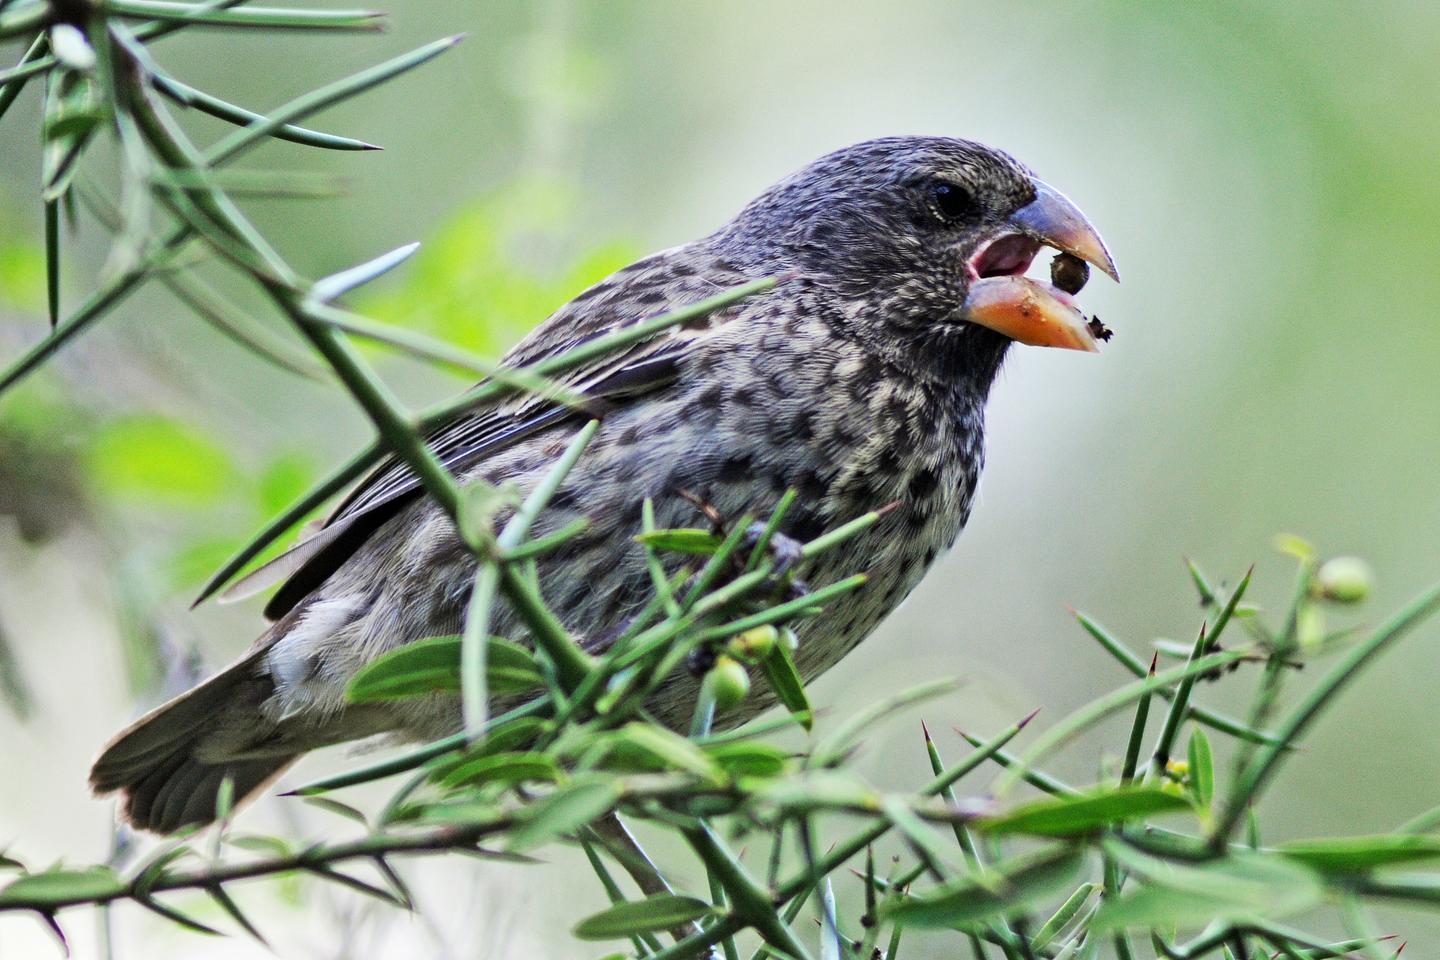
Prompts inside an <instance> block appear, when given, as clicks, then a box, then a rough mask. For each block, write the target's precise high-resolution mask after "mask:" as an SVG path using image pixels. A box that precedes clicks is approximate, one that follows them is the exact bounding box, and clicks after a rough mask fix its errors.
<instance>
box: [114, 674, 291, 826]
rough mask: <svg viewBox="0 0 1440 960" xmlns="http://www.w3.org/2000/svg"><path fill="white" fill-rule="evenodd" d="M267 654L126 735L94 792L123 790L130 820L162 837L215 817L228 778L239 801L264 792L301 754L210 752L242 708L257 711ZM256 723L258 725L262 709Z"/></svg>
mask: <svg viewBox="0 0 1440 960" xmlns="http://www.w3.org/2000/svg"><path fill="white" fill-rule="evenodd" d="M260 656H261V653H260V652H256V653H254V654H251V655H250V656H247V657H244V658H242V659H241V660H239V661H237V662H236V663H234V664H232V665H231V666H230V667H228V668H227V669H225V670H224V671H222V672H220V673H218V674H216V675H215V676H213V677H211V678H210V679H209V680H206V681H205V682H204V683H202V684H200V685H199V686H197V687H195V688H194V689H192V690H188V691H186V692H185V693H183V694H181V695H180V696H178V697H176V698H175V699H173V700H171V701H169V702H168V703H165V704H162V705H161V706H159V707H157V708H155V709H154V710H151V711H150V712H149V713H147V714H145V715H144V716H143V717H141V718H140V719H139V720H136V721H135V722H134V723H133V724H131V725H130V726H129V727H127V728H125V729H124V730H122V731H121V732H120V733H119V734H117V735H116V736H115V738H114V739H113V740H111V741H110V743H109V744H107V745H106V747H105V749H104V750H103V751H102V752H101V754H100V757H99V759H97V760H96V761H95V765H94V766H93V767H91V769H90V786H91V788H92V789H94V791H95V792H96V793H97V794H107V793H117V792H118V793H119V794H120V795H121V812H122V814H123V816H124V817H125V819H126V820H127V821H129V822H130V823H131V824H133V825H134V826H135V827H138V828H140V829H142V830H153V831H155V832H158V833H170V832H173V831H175V830H178V829H179V828H181V827H183V826H187V825H190V824H204V823H209V822H210V821H212V820H214V819H215V804H216V801H217V799H218V797H219V794H220V786H221V784H222V783H224V782H225V779H226V778H227V777H228V778H230V780H231V782H232V783H233V785H234V796H235V800H236V802H237V803H238V802H240V801H243V800H245V799H246V798H248V797H250V796H251V795H253V794H255V793H258V792H259V791H261V790H262V789H264V788H265V787H266V786H267V785H268V784H270V783H271V782H272V781H273V780H275V778H276V777H278V776H279V775H280V774H281V773H282V772H283V771H284V770H285V768H286V767H288V766H290V764H291V763H293V762H294V761H295V759H296V756H295V755H294V754H284V753H276V754H275V755H262V756H256V755H255V754H253V753H251V754H246V755H242V756H237V757H230V756H226V755H224V752H223V751H216V750H214V749H213V747H212V748H211V749H208V750H207V749H203V748H204V747H206V746H207V743H206V742H207V741H208V740H213V738H214V735H215V734H216V732H217V730H218V728H219V727H218V725H219V724H221V723H227V724H228V725H234V724H235V721H236V720H237V711H244V710H246V709H247V708H248V709H253V710H256V711H258V708H259V703H260V700H261V699H263V696H257V694H262V693H263V691H261V690H260V689H259V688H258V686H257V680H258V678H257V676H256V671H255V666H256V663H257V662H258V660H259V658H260ZM254 724H255V725H256V726H258V725H259V717H258V712H257V714H256V716H255V720H254ZM256 732H258V731H256Z"/></svg>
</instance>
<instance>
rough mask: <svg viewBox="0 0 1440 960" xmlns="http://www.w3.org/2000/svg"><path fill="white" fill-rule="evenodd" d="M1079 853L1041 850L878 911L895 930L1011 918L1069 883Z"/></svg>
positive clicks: (1062, 848) (1069, 849)
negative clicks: (897, 928)
mask: <svg viewBox="0 0 1440 960" xmlns="http://www.w3.org/2000/svg"><path fill="white" fill-rule="evenodd" d="M1083 860H1084V853H1083V852H1082V851H1081V850H1079V849H1077V848H1075V847H1071V846H1068V845H1065V846H1054V847H1047V848H1043V849H1041V850H1038V851H1035V852H1033V853H1029V854H1025V855H1022V856H1019V857H1015V858H1013V859H1010V860H1006V861H1003V862H1001V863H999V864H997V865H996V866H995V867H993V868H991V869H990V870H987V871H985V873H984V874H982V875H979V876H974V877H966V878H964V879H961V880H956V881H954V882H951V883H948V884H945V885H944V886H942V887H939V888H937V889H936V890H933V891H930V892H929V893H926V894H924V895H923V896H917V897H913V898H911V899H908V900H902V901H900V902H899V903H898V904H897V905H895V906H893V907H890V908H889V909H888V910H885V911H884V912H885V913H886V914H887V915H888V916H889V918H890V919H891V920H893V921H894V923H895V924H896V925H897V926H908V927H940V928H948V927H956V926H959V925H960V924H971V923H983V922H986V921H990V920H995V919H998V918H1001V917H1009V916H1014V915H1016V914H1019V913H1023V912H1025V911H1026V910H1028V909H1029V908H1030V907H1031V906H1032V905H1033V904H1036V903H1039V902H1041V901H1043V900H1046V899H1048V898H1049V897H1052V896H1055V895H1056V894H1058V893H1060V892H1061V891H1063V890H1065V889H1068V888H1069V887H1070V885H1071V884H1072V883H1074V882H1075V877H1076V875H1077V874H1078V873H1079V871H1080V865H1081V863H1082V861H1083Z"/></svg>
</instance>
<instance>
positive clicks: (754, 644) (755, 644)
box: [725, 624, 780, 663]
mask: <svg viewBox="0 0 1440 960" xmlns="http://www.w3.org/2000/svg"><path fill="white" fill-rule="evenodd" d="M779 636H780V631H779V630H776V629H775V628H774V627H773V626H770V625H769V624H766V625H765V626H763V627H754V628H753V629H750V630H746V631H745V632H744V633H737V634H736V635H735V636H733V637H731V638H730V642H729V643H727V644H725V652H726V653H728V654H730V656H732V657H734V658H735V659H736V660H740V661H742V662H744V663H757V662H758V661H761V660H764V659H765V658H766V657H768V656H769V655H770V651H771V650H773V649H775V641H776V640H777V639H778V638H779Z"/></svg>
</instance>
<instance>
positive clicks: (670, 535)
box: [635, 527, 725, 555]
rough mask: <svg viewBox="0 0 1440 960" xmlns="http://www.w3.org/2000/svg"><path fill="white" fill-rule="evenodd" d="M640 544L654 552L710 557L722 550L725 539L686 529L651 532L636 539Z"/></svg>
mask: <svg viewBox="0 0 1440 960" xmlns="http://www.w3.org/2000/svg"><path fill="white" fill-rule="evenodd" d="M635 540H636V541H637V542H639V543H642V544H644V545H645V546H647V547H650V548H651V549H654V550H664V551H667V552H670V553H698V554H705V555H709V554H712V553H714V552H715V551H716V550H719V549H720V545H721V544H723V543H724V542H725V538H724V537H721V536H719V535H718V534H714V533H711V532H710V531H709V530H696V529H693V528H689V527H684V528H680V529H675V530H650V531H647V532H645V533H642V534H640V535H639V536H637V537H636V538H635Z"/></svg>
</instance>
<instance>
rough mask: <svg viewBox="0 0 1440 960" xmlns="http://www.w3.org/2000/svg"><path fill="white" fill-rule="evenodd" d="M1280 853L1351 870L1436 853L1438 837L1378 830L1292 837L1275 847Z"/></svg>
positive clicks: (1327, 869) (1331, 869)
mask: <svg viewBox="0 0 1440 960" xmlns="http://www.w3.org/2000/svg"><path fill="white" fill-rule="evenodd" d="M1277 850H1278V852H1279V853H1280V854H1282V855H1283V856H1286V857H1289V858H1290V859H1292V860H1299V861H1300V862H1301V863H1304V864H1305V865H1307V866H1310V867H1313V868H1315V869H1316V870H1320V871H1322V872H1324V873H1355V872H1358V871H1364V870H1372V869H1374V868H1376V867H1386V866H1391V865H1392V864H1398V863H1413V862H1415V861H1418V860H1433V859H1436V858H1437V857H1440V837H1435V836H1423V835H1422V836H1412V835H1405V834H1382V835H1378V836H1371V837H1335V838H1333V839H1329V838H1327V839H1322V840H1292V841H1290V842H1289V843H1282V844H1280V846H1279V847H1278V848H1277Z"/></svg>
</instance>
